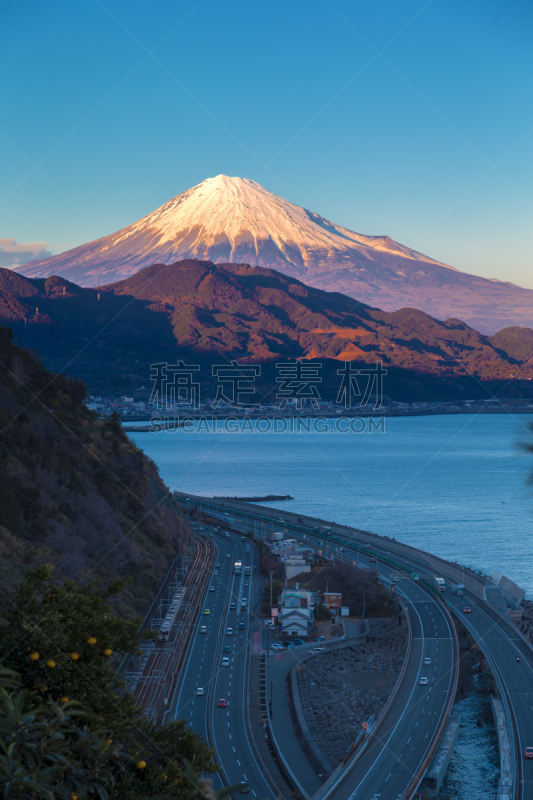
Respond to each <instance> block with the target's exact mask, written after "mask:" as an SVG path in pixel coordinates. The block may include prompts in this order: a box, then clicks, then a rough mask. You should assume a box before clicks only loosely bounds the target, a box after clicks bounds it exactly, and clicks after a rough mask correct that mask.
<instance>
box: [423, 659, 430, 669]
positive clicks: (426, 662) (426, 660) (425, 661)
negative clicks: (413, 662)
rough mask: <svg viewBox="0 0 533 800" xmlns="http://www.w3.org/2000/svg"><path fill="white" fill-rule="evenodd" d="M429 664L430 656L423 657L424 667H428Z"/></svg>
mask: <svg viewBox="0 0 533 800" xmlns="http://www.w3.org/2000/svg"><path fill="white" fill-rule="evenodd" d="M430 664H431V659H430V658H425V659H424V666H425V667H429V665H430Z"/></svg>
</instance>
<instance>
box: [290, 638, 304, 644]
mask: <svg viewBox="0 0 533 800" xmlns="http://www.w3.org/2000/svg"><path fill="white" fill-rule="evenodd" d="M292 643H293V644H305V642H304V640H303V639H293V642H292Z"/></svg>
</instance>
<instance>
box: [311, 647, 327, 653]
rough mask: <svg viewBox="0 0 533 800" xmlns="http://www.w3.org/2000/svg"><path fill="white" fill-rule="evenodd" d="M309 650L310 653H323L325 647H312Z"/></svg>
mask: <svg viewBox="0 0 533 800" xmlns="http://www.w3.org/2000/svg"><path fill="white" fill-rule="evenodd" d="M310 652H311V653H325V652H326V648H325V647H313V649H312V650H311V651H310Z"/></svg>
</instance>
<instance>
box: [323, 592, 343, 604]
mask: <svg viewBox="0 0 533 800" xmlns="http://www.w3.org/2000/svg"><path fill="white" fill-rule="evenodd" d="M324 603H325V605H327V607H328V608H340V607H341V605H342V592H324Z"/></svg>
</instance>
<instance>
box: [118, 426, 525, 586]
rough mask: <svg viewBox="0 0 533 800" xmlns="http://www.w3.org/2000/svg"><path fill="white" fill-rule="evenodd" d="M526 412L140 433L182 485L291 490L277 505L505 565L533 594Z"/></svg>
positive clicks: (168, 475)
mask: <svg viewBox="0 0 533 800" xmlns="http://www.w3.org/2000/svg"><path fill="white" fill-rule="evenodd" d="M531 421H532V419H531V417H529V416H527V415H515V416H511V415H502V414H498V415H490V416H489V415H486V416H474V415H457V416H435V417H411V418H408V419H406V418H404V419H401V418H389V419H386V420H385V432H384V433H379V432H372V433H369V432H363V433H360V434H357V433H348V434H341V433H339V432H336V431H334V432H329V433H323V434H321V433H316V432H315V433H294V434H290V433H274V432H270V433H250V432H237V433H233V434H232V433H210V432H192V433H185V432H184V431H183V430H178V431H176V432H167V431H165V432H161V433H132V434H130V436H131V437H132V439H134V440H135V442H136V443H137V444H138V446H139V447H141V448H142V449H143V450H144V451H145V453H146V454H147V455H149V456H150V457H151V458H152V459H153V460H154V461H155V463H156V464H157V466H158V467H159V470H160V473H161V476H162V478H163V480H164V481H165V482H166V484H167V485H168V486H169V487H170V488H171V489H177V490H180V491H184V492H191V493H195V494H203V495H229V496H233V495H237V496H253V495H267V494H290V495H292V496H293V497H294V500H292V501H288V502H282V503H273V504H272V505H274V506H277V507H279V508H280V509H285V510H289V509H290V510H291V511H292V510H293V511H298V512H304V513H308V514H311V515H313V516H316V517H322V518H323V519H328V520H335V521H336V522H342V523H346V524H348V525H351V526H354V527H357V528H363V529H366V530H369V531H375V532H376V533H380V534H386V535H389V536H395V537H396V538H397V539H400V540H401V541H404V542H407V543H408V544H412V545H414V546H415V547H420V548H422V549H424V550H430V551H431V552H432V553H435V554H437V555H439V556H442V557H443V558H447V559H450V560H454V559H457V560H458V561H459V562H460V563H464V564H467V565H469V566H472V567H475V568H477V569H481V570H483V571H484V572H491V571H492V570H493V569H497V570H499V571H501V572H503V573H504V574H505V575H508V576H509V577H510V578H512V579H513V580H514V581H516V582H517V583H518V584H519V585H520V586H522V587H523V588H524V589H526V591H527V593H528V596H529V597H533V571H532V565H533V499H532V497H531V490H530V489H529V488H528V486H527V477H528V473H529V472H530V471H532V470H533V460H532V458H531V457H528V456H527V455H524V454H523V453H522V452H521V450H520V448H519V444H520V443H524V442H527V441H528V440H529V441H533V436H532V435H531V434H530V433H529V424H530V423H531Z"/></svg>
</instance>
